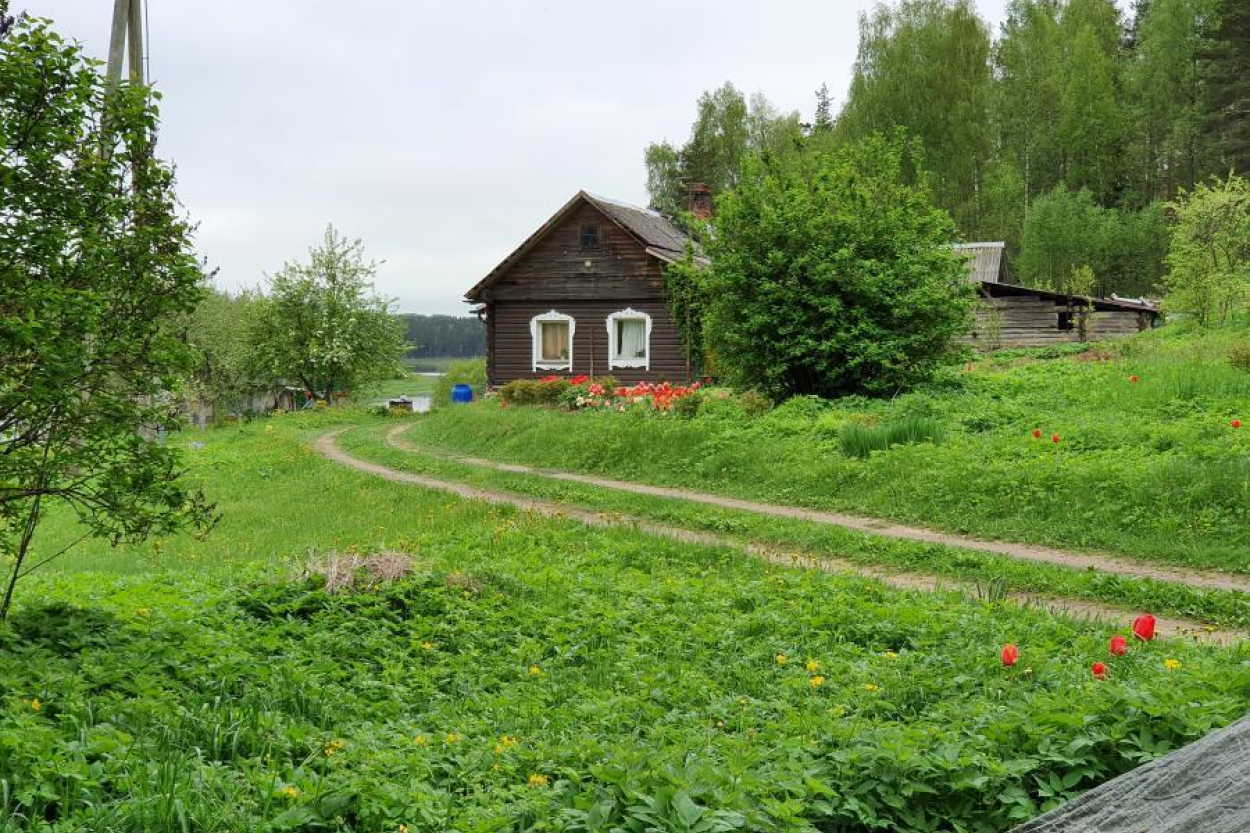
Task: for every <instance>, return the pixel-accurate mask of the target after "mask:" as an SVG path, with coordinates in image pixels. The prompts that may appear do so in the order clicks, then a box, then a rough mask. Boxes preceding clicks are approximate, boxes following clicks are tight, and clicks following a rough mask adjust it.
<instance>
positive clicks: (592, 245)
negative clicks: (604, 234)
mask: <svg viewBox="0 0 1250 833" xmlns="http://www.w3.org/2000/svg"><path fill="white" fill-rule="evenodd" d="M581 239H582V248H583V249H597V248H599V226H598V225H597V224H595V223H583V224H582V235H581Z"/></svg>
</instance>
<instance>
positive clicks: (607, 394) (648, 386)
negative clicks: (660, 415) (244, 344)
mask: <svg viewBox="0 0 1250 833" xmlns="http://www.w3.org/2000/svg"><path fill="white" fill-rule="evenodd" d="M701 387H702V386H701V385H700V384H699V383H698V382H695V383H694V384H692V385H674V384H672V383H671V382H658V383H657V382H639V383H638V384H636V385H630V386H621V387H617V388H605V387H604V386H603V385H602V384H587V385H581V386H578V387H576V388H575V389H574V390H573V391H570V396H571V397H572V401H571V402H570V403H569V404H570V405H571V406H572V407H574V408H577V409H579V410H580V409H600V410H607V409H613V410H617V411H625V410H629V409H631V408H639V409H642V410H647V411H660V412H664V413H667V412H669V411H671V410H672V409H673V405H674V404H675V403H676V402H678V401H679V400H682V399H685V398H687V397H690V396H692V395H694V394H696V393H698V391H699V390H700V388H701Z"/></svg>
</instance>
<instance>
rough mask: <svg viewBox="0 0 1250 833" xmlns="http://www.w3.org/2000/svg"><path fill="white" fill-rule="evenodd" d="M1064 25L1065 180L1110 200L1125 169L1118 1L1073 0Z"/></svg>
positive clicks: (1060, 128) (1061, 132)
mask: <svg viewBox="0 0 1250 833" xmlns="http://www.w3.org/2000/svg"><path fill="white" fill-rule="evenodd" d="M1059 28H1060V32H1061V34H1062V36H1063V38H1064V44H1065V50H1064V56H1063V60H1064V65H1065V67H1068V69H1067V70H1066V72H1065V77H1064V79H1063V84H1062V87H1061V89H1060V114H1059V124H1058V125H1056V133H1057V136H1056V137H1057V138H1058V140H1059V142H1060V146H1061V147H1062V148H1063V168H1064V181H1065V182H1066V184H1067V186H1068V187H1069V188H1071V189H1073V190H1077V189H1082V188H1084V189H1089V190H1090V191H1091V192H1092V193H1094V194H1095V195H1096V196H1097V197H1098V199H1099V200H1101V201H1103V204H1108V203H1109V202H1110V201H1111V200H1112V199H1113V198H1114V196H1115V193H1116V189H1117V188H1118V187H1119V186H1120V184H1121V181H1122V177H1123V173H1124V161H1123V160H1124V132H1125V125H1124V118H1123V114H1122V111H1121V105H1122V100H1121V98H1120V96H1119V95H1118V90H1119V74H1120V68H1119V65H1118V63H1117V57H1118V54H1117V53H1118V51H1119V39H1120V33H1121V26H1120V18H1119V11H1118V9H1117V7H1116V5H1115V3H1114V2H1112V0H1068V2H1067V4H1066V5H1065V6H1064V7H1063V11H1062V13H1061V14H1060V20H1059Z"/></svg>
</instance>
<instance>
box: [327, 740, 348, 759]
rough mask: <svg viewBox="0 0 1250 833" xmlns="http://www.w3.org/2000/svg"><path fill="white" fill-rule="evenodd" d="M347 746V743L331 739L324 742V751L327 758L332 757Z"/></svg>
mask: <svg viewBox="0 0 1250 833" xmlns="http://www.w3.org/2000/svg"><path fill="white" fill-rule="evenodd" d="M346 748H347V744H346V743H345V742H344V741H341V740H337V739H336V740H332V741H330V742H329V743H327V744H326V748H325V753H326V757H327V758H333V757H334V756H335V755H337V754H339V753H340V752H342V751H343V750H344V749H346Z"/></svg>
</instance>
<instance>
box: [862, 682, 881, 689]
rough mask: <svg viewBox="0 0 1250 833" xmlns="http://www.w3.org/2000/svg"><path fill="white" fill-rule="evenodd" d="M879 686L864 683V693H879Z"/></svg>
mask: <svg viewBox="0 0 1250 833" xmlns="http://www.w3.org/2000/svg"><path fill="white" fill-rule="evenodd" d="M880 690H881V686H879V685H877V684H875V683H864V691H880Z"/></svg>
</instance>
